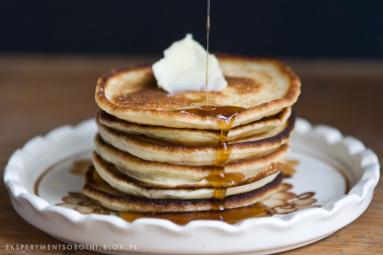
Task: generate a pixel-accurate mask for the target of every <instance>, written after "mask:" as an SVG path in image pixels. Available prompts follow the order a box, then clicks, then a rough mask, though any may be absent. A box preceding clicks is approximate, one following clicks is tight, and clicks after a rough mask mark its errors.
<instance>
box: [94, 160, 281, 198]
mask: <svg viewBox="0 0 383 255" xmlns="http://www.w3.org/2000/svg"><path fill="white" fill-rule="evenodd" d="M92 162H93V166H94V169H95V170H96V172H97V173H98V175H99V176H100V177H101V178H102V179H103V180H104V181H106V182H107V183H108V184H109V185H110V186H112V187H113V188H115V189H117V190H119V191H121V192H123V193H125V194H130V195H134V196H139V197H146V198H151V199H202V198H213V197H215V190H216V189H215V188H214V187H210V188H196V187H193V188H189V189H185V188H176V189H175V188H169V187H164V186H165V185H166V183H164V185H163V186H162V187H148V185H146V184H144V183H142V182H140V181H137V180H134V179H133V178H129V177H127V176H126V175H123V174H120V173H119V172H118V170H116V169H115V168H114V166H113V165H111V164H108V163H106V162H105V161H103V160H102V159H101V158H100V157H99V156H97V155H95V156H94V157H93V160H92ZM278 170H279V169H278V165H277V164H275V166H273V167H269V168H266V169H264V171H262V172H261V173H260V174H259V175H257V176H255V177H254V178H250V179H246V180H244V181H243V182H242V183H240V184H239V185H236V186H232V185H230V187H228V188H227V189H226V190H225V196H231V195H237V194H242V193H246V192H249V191H252V190H255V189H258V188H260V187H263V186H264V185H266V184H267V183H269V182H271V181H273V180H274V179H275V178H276V176H277V175H278V174H279V171H278Z"/></svg>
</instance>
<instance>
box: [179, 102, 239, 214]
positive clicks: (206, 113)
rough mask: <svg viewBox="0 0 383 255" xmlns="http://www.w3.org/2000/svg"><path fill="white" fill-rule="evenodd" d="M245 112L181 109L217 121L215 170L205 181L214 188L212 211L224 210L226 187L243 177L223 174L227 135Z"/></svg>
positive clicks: (207, 107)
mask: <svg viewBox="0 0 383 255" xmlns="http://www.w3.org/2000/svg"><path fill="white" fill-rule="evenodd" d="M243 110H245V109H244V108H242V107H237V106H212V105H204V106H200V107H197V108H190V109H182V110H181V112H183V113H188V114H195V115H198V116H201V117H205V118H211V119H215V120H217V121H218V125H219V128H220V136H219V141H218V143H217V147H216V156H215V161H214V166H216V169H215V170H214V171H212V172H211V173H210V174H209V175H208V176H207V177H205V180H207V181H208V183H209V184H210V185H211V186H212V187H214V194H213V197H214V199H216V203H214V204H213V207H212V210H224V209H225V207H224V201H223V200H224V198H225V196H226V189H227V186H232V185H236V184H238V183H240V182H241V181H242V180H243V179H244V178H245V176H244V175H243V174H241V173H225V164H226V162H227V161H228V160H229V158H230V154H231V147H230V145H229V144H228V141H227V140H228V139H227V137H228V134H229V132H230V130H231V128H232V126H233V124H234V121H235V119H236V117H237V115H238V113H240V112H241V111H243Z"/></svg>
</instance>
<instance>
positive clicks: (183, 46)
mask: <svg viewBox="0 0 383 255" xmlns="http://www.w3.org/2000/svg"><path fill="white" fill-rule="evenodd" d="M206 54H207V52H206V50H205V49H204V47H203V46H202V45H201V44H199V43H198V42H197V41H195V40H194V39H193V36H192V35H191V34H187V35H186V36H185V38H184V39H182V40H180V41H176V42H174V43H173V44H172V45H171V46H170V47H169V48H167V49H166V50H165V51H164V57H163V58H162V59H160V60H159V61H157V62H156V63H154V64H153V66H152V69H153V73H154V77H155V78H156V80H157V83H158V86H159V87H161V88H162V89H164V90H166V91H167V92H169V93H171V94H174V93H177V92H183V91H205V84H206V67H207V70H208V77H209V79H208V82H207V91H221V90H223V89H224V88H225V87H226V86H227V81H226V80H225V78H224V76H223V73H222V70H221V68H220V66H219V63H218V60H217V58H216V57H215V56H214V55H213V54H209V56H208V60H207V65H208V66H207V65H206Z"/></svg>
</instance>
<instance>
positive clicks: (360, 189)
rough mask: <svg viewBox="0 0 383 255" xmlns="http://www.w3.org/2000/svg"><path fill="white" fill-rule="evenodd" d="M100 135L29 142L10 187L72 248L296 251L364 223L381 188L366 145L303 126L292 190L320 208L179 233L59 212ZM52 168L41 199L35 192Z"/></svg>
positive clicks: (153, 222)
mask: <svg viewBox="0 0 383 255" xmlns="http://www.w3.org/2000/svg"><path fill="white" fill-rule="evenodd" d="M95 133H96V126H95V123H94V121H93V120H89V121H85V122H83V123H81V124H80V125H78V126H75V127H70V126H65V127H60V128H57V129H55V130H53V131H51V132H50V133H49V134H47V135H46V136H43V137H41V136H39V137H36V138H34V139H32V140H30V141H29V142H28V143H27V144H26V145H25V146H24V147H23V148H21V149H19V150H17V151H16V152H15V153H14V154H13V155H12V157H11V159H10V160H9V163H8V165H7V166H6V169H5V173H4V181H5V184H6V186H7V188H8V190H9V194H10V198H11V201H12V204H13V206H14V208H15V210H16V211H17V212H18V213H19V214H20V215H21V217H23V218H24V219H25V220H26V221H28V222H29V223H30V224H32V225H34V226H35V227H37V228H39V229H41V230H43V231H45V232H46V233H48V234H50V235H52V236H53V237H55V238H57V239H60V240H63V241H65V242H73V243H81V244H95V245H98V246H97V247H98V248H99V247H106V248H108V249H109V250H108V251H105V252H109V253H123V252H124V253H126V252H127V251H130V252H134V253H157V254H196V253H209V254H214V253H219V254H223V253H246V252H253V254H266V253H267V254H269V253H274V252H279V251H284V250H288V249H293V248H296V247H299V246H303V245H306V244H309V243H312V242H315V241H317V240H319V239H321V238H324V237H326V236H328V235H330V234H332V233H334V232H335V231H337V230H339V229H340V228H342V227H344V226H346V225H347V224H350V223H351V222H352V221H354V220H355V219H356V218H358V217H359V216H360V215H361V214H362V213H363V212H364V211H365V210H366V208H367V207H368V205H369V204H370V201H371V199H372V196H373V191H374V187H375V186H376V184H377V183H378V180H379V162H378V158H377V156H376V155H375V154H374V153H373V152H372V151H371V150H369V149H366V148H365V146H364V145H363V144H362V143H361V142H360V141H358V140H357V139H355V138H352V137H343V136H342V134H341V133H340V132H339V131H338V130H336V129H334V128H331V127H327V126H316V127H312V126H311V125H310V124H309V123H308V122H307V121H304V120H302V119H299V120H298V121H297V123H296V128H295V132H294V134H293V137H292V140H291V144H292V146H291V147H292V148H291V150H290V152H289V155H288V158H290V159H295V160H298V161H299V162H300V163H299V165H298V167H297V173H296V174H295V175H294V176H293V177H292V178H290V179H287V182H289V183H291V184H292V185H293V189H292V191H293V192H294V193H297V194H300V193H304V192H314V194H315V195H314V197H315V199H316V200H317V202H316V205H318V206H319V207H317V208H301V209H299V210H297V211H295V212H291V213H288V214H276V215H274V216H269V217H260V218H251V219H247V220H244V221H241V222H239V223H237V224H234V225H230V224H228V223H225V222H220V221H207V220H196V221H192V222H190V223H188V224H187V225H177V224H175V223H173V222H170V221H168V220H163V219H151V218H143V219H138V220H136V221H134V222H133V223H129V222H127V221H125V220H123V219H121V218H119V217H117V216H114V215H100V214H88V215H85V214H81V213H79V212H77V211H75V210H73V209H68V208H64V207H60V206H56V204H57V203H60V201H61V199H62V197H63V196H65V195H67V193H68V192H69V191H80V190H81V187H82V184H83V183H82V178H79V176H76V175H73V174H70V173H69V171H68V167H69V166H70V165H71V164H72V163H73V161H74V160H77V159H79V158H87V157H88V156H89V153H90V152H91V150H92V144H93V137H94V135H95ZM48 168H50V171H48V172H47V173H46V174H45V175H44V176H43V178H41V181H40V183H39V196H36V195H35V194H34V185H35V183H36V181H37V179H38V177H39V176H41V174H42V173H43V172H44V171H46V169H48ZM348 185H349V187H347V186H348ZM311 194H313V193H311ZM111 244H119V245H118V246H116V245H115V246H111ZM93 247H95V246H93ZM116 248H121V249H122V250H116Z"/></svg>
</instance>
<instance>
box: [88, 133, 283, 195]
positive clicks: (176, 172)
mask: <svg viewBox="0 0 383 255" xmlns="http://www.w3.org/2000/svg"><path fill="white" fill-rule="evenodd" d="M287 149H288V146H287V145H282V146H281V147H279V148H278V149H277V150H275V151H273V152H272V153H270V154H267V155H264V156H262V157H253V158H249V159H245V160H241V161H237V162H232V163H229V164H225V165H224V166H223V169H222V172H223V173H225V174H229V175H230V174H240V175H241V176H243V179H248V178H251V177H255V176H259V175H261V174H262V172H263V171H264V169H265V168H268V167H270V165H272V164H273V163H276V162H283V161H284V155H285V154H286V152H287ZM95 152H96V153H97V155H99V157H101V158H102V159H103V160H105V161H107V162H108V163H111V164H113V165H114V166H115V167H116V168H117V169H118V171H119V172H120V173H121V174H124V175H126V176H129V177H131V178H134V179H136V180H138V181H140V182H141V183H143V184H146V185H147V186H148V187H153V186H155V187H158V186H161V185H162V186H163V185H164V183H165V184H166V186H167V187H173V188H191V187H209V182H208V181H206V178H208V177H209V176H211V175H212V174H214V173H216V172H217V170H221V169H220V168H218V169H217V167H215V166H186V165H174V164H169V163H163V162H154V161H147V160H142V159H140V158H137V157H135V156H133V155H131V154H129V153H126V152H123V151H121V150H118V149H116V148H114V147H113V146H110V145H109V144H107V143H105V142H104V141H103V140H102V139H101V138H100V136H96V138H95ZM143 184H141V185H143ZM210 186H211V185H210Z"/></svg>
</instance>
